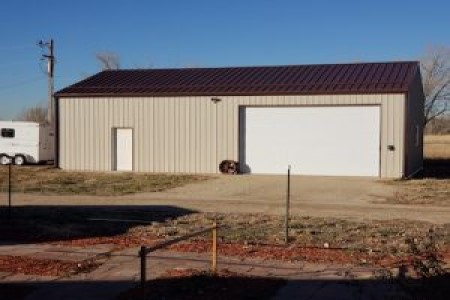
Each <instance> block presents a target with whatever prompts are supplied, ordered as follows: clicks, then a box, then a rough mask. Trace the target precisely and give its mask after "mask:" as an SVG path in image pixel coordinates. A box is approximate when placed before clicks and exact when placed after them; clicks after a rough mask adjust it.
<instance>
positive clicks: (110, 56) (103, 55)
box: [95, 51, 120, 70]
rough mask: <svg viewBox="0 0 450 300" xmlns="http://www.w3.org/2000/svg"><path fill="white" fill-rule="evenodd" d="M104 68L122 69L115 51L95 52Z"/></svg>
mask: <svg viewBox="0 0 450 300" xmlns="http://www.w3.org/2000/svg"><path fill="white" fill-rule="evenodd" d="M95 57H96V58H97V60H98V63H99V64H100V67H101V68H102V70H118V69H120V59H119V56H118V55H117V54H115V53H113V52H109V51H103V52H98V53H97V54H95Z"/></svg>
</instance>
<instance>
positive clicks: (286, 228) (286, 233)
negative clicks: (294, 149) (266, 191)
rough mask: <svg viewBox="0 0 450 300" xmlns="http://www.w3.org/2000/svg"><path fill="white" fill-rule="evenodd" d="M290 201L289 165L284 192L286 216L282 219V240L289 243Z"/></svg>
mask: <svg viewBox="0 0 450 300" xmlns="http://www.w3.org/2000/svg"><path fill="white" fill-rule="evenodd" d="M290 202H291V166H290V165H289V166H288V173H287V193H286V216H285V220H284V242H285V243H286V245H287V244H288V243H289V206H290Z"/></svg>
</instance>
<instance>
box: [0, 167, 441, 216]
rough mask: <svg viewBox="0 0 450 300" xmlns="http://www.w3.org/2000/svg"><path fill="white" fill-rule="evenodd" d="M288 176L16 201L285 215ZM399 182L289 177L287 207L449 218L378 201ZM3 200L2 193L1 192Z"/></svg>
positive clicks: (311, 212)
mask: <svg viewBox="0 0 450 300" xmlns="http://www.w3.org/2000/svg"><path fill="white" fill-rule="evenodd" d="M286 186H287V184H286V177H285V176H264V175H239V176H216V177H214V178H213V179H211V180H207V181H204V182H197V183H192V184H188V185H185V186H182V187H178V188H174V189H171V190H168V191H164V192H154V193H141V194H134V195H126V196H116V197H102V196H82V195H80V196H57V195H54V196H44V195H38V194H16V195H14V198H13V204H14V205H172V206H178V207H183V208H187V209H192V210H196V211H207V212H221V213H228V212H233V213H239V212H242V213H252V212H255V213H266V214H273V215H277V214H283V213H284V205H285V199H286ZM397 189H398V186H397V185H392V184H385V183H384V182H383V181H381V180H378V179H374V178H353V177H350V178H349V177H309V176H292V178H291V191H292V192H291V212H292V214H295V215H302V216H315V217H327V216H330V217H338V218H347V219H354V220H365V219H372V220H373V219H375V220H389V219H409V220H421V221H427V222H433V223H437V224H443V223H448V222H449V220H450V207H438V206H432V205H426V206H424V205H399V204H379V203H378V204H376V203H374V202H380V201H382V200H383V199H386V198H387V197H391V196H393V195H394V194H395V193H396V192H397ZM0 202H4V203H6V195H0Z"/></svg>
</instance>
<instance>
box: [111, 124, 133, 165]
mask: <svg viewBox="0 0 450 300" xmlns="http://www.w3.org/2000/svg"><path fill="white" fill-rule="evenodd" d="M118 129H131V147H132V149H131V170H130V171H120V170H117V130H118ZM111 135H112V139H111V149H112V150H111V171H116V172H134V163H135V160H134V148H135V147H134V146H135V143H134V128H133V127H112V128H111Z"/></svg>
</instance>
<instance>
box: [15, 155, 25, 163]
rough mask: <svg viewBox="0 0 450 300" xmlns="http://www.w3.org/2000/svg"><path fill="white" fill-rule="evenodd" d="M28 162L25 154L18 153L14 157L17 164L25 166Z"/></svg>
mask: <svg viewBox="0 0 450 300" xmlns="http://www.w3.org/2000/svg"><path fill="white" fill-rule="evenodd" d="M26 163H27V161H26V159H25V156H23V155H16V156H15V157H14V164H15V165H16V166H23V165H24V164H26Z"/></svg>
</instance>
